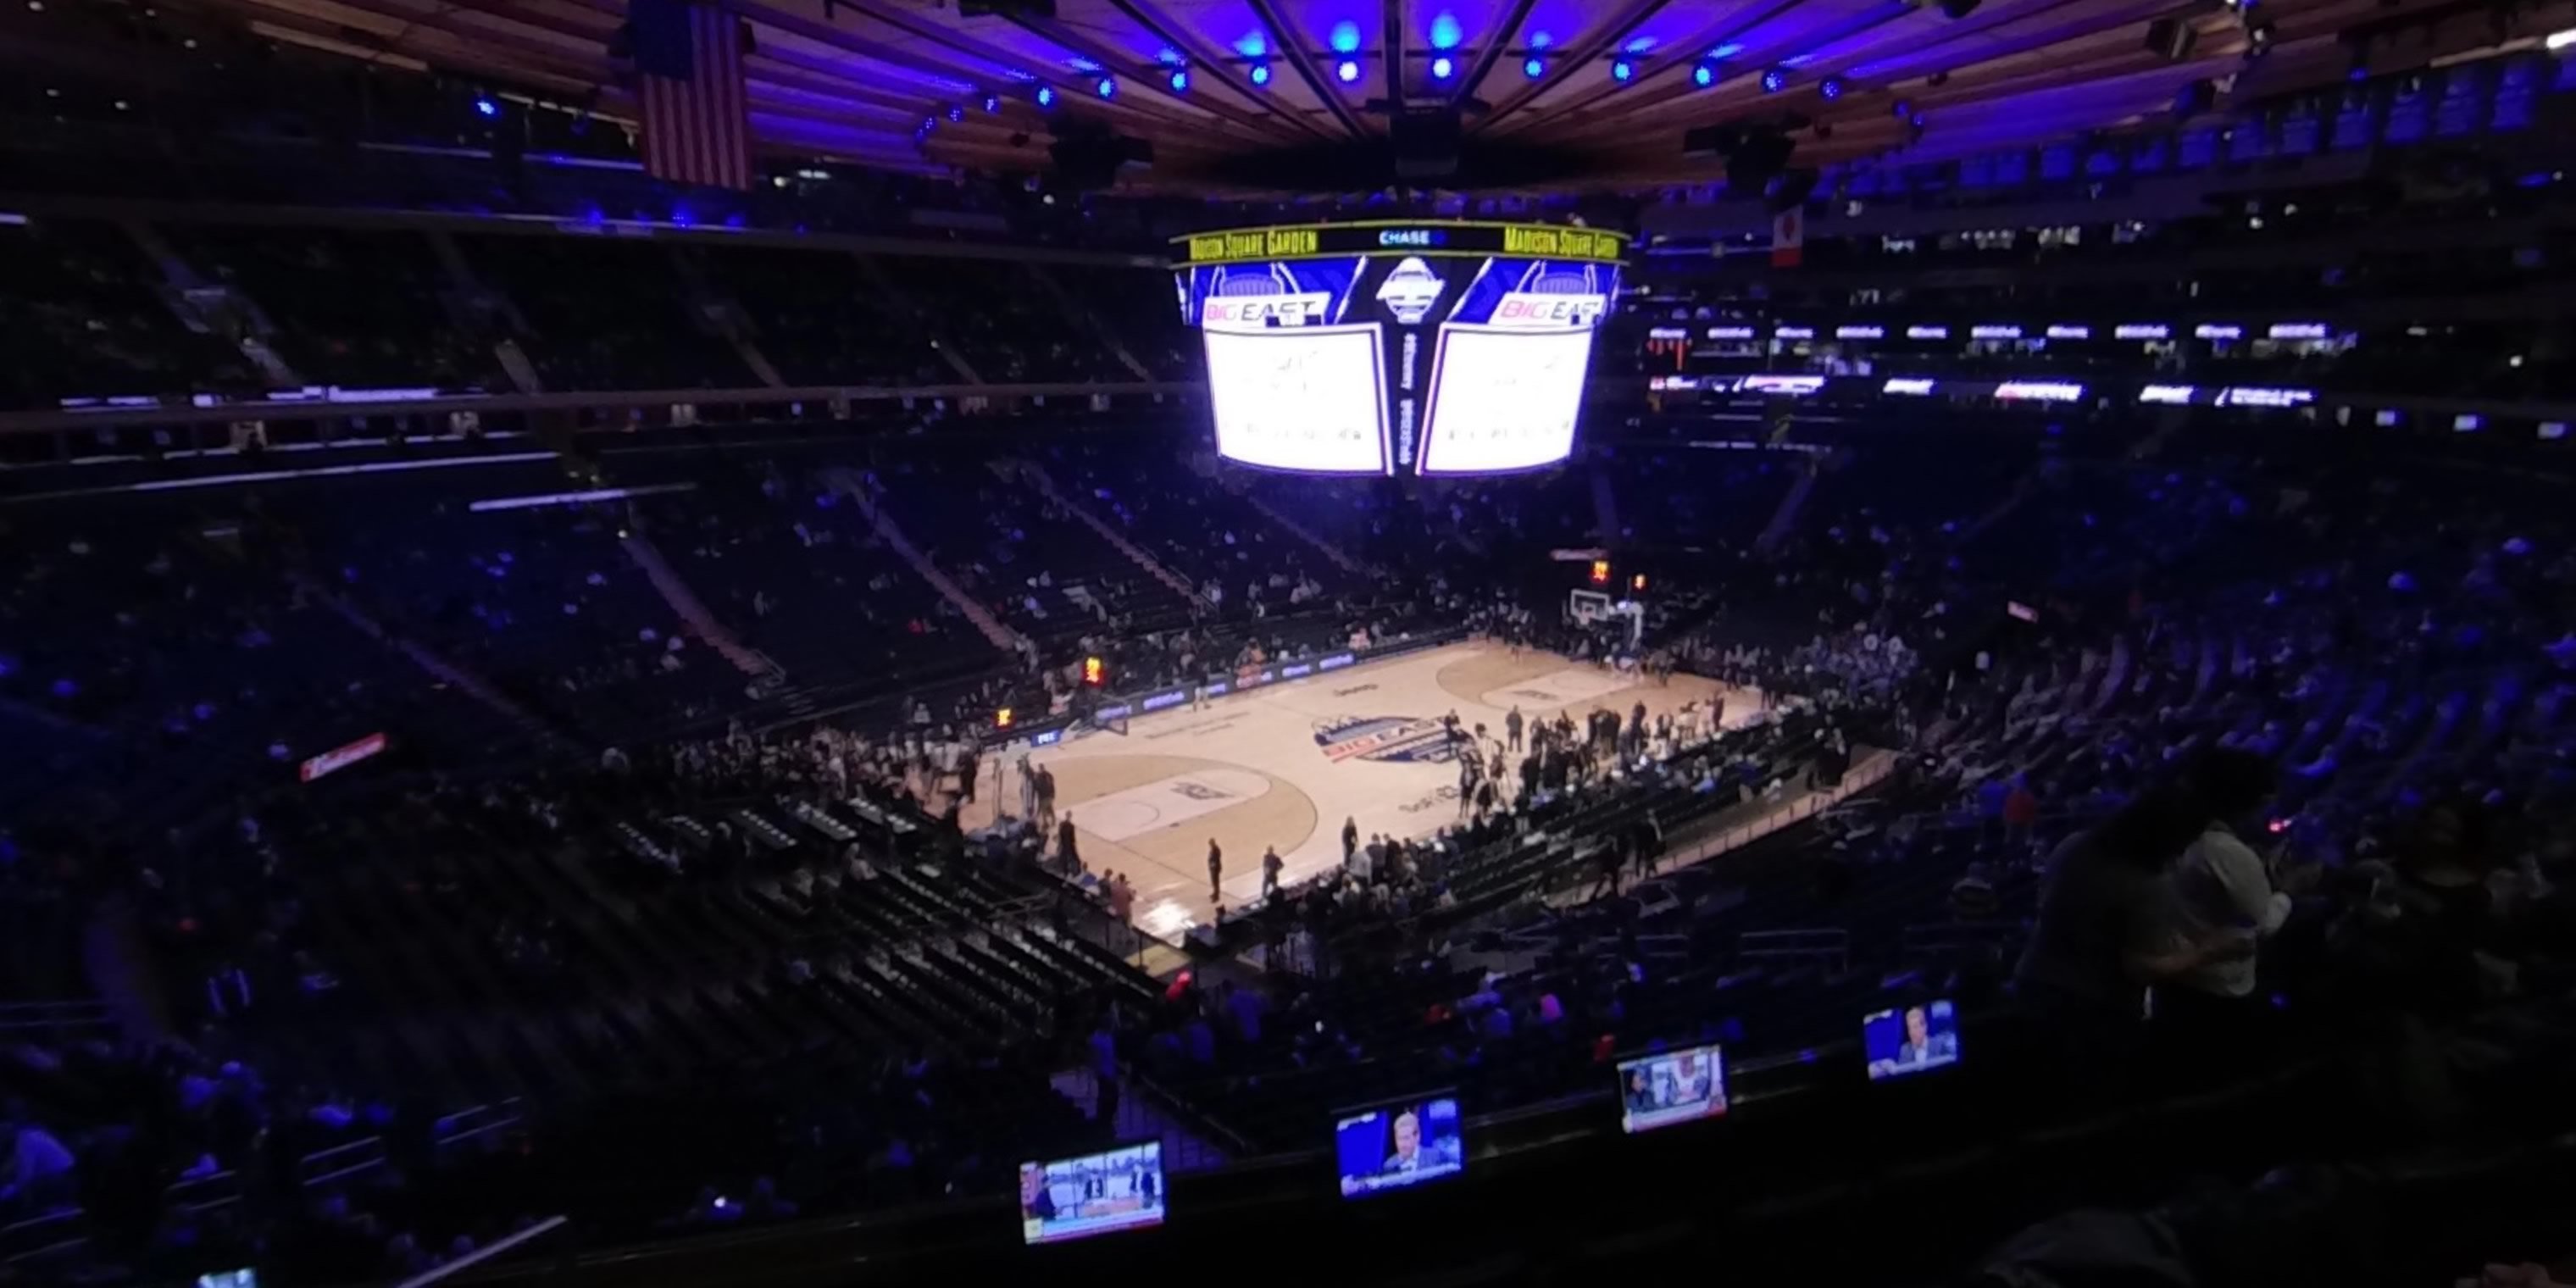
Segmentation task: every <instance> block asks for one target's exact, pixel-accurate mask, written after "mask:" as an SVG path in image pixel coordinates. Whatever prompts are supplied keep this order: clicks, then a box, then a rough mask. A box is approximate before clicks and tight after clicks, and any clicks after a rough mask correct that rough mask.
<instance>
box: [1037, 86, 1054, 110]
mask: <svg viewBox="0 0 2576 1288" xmlns="http://www.w3.org/2000/svg"><path fill="white" fill-rule="evenodd" d="M1038 106H1040V107H1053V106H1055V89H1054V87H1052V86H1047V85H1040V86H1038Z"/></svg>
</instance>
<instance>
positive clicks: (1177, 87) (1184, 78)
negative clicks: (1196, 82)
mask: <svg viewBox="0 0 2576 1288" xmlns="http://www.w3.org/2000/svg"><path fill="white" fill-rule="evenodd" d="M1189 88H1190V69H1188V68H1186V67H1175V68H1173V69H1172V92H1173V93H1175V94H1184V93H1187V92H1189Z"/></svg>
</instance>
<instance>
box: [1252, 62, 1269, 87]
mask: <svg viewBox="0 0 2576 1288" xmlns="http://www.w3.org/2000/svg"><path fill="white" fill-rule="evenodd" d="M1252 83H1253V84H1255V85H1267V84H1269V83H1270V64H1268V63H1254V64H1253V65H1252Z"/></svg>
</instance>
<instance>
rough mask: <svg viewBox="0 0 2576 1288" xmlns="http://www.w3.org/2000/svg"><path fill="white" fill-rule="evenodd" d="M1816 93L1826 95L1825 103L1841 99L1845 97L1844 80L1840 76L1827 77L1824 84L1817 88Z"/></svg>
mask: <svg viewBox="0 0 2576 1288" xmlns="http://www.w3.org/2000/svg"><path fill="white" fill-rule="evenodd" d="M1816 92H1817V93H1819V94H1822V95H1824V96H1825V101H1827V102H1832V101H1833V100H1835V99H1838V98H1841V97H1842V96H1843V78H1842V77H1840V76H1828V77H1826V78H1825V80H1824V83H1823V84H1821V85H1818V86H1816Z"/></svg>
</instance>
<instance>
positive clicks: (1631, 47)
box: [1620, 36, 1655, 54]
mask: <svg viewBox="0 0 2576 1288" xmlns="http://www.w3.org/2000/svg"><path fill="white" fill-rule="evenodd" d="M1654 47H1655V38H1654V37H1652V36H1639V37H1637V38H1636V39H1635V40H1631V41H1629V42H1628V43H1627V44H1626V45H1624V46H1621V48H1620V52H1622V53H1629V54H1642V53H1644V52H1646V51H1647V50H1649V49H1652V48H1654Z"/></svg>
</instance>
